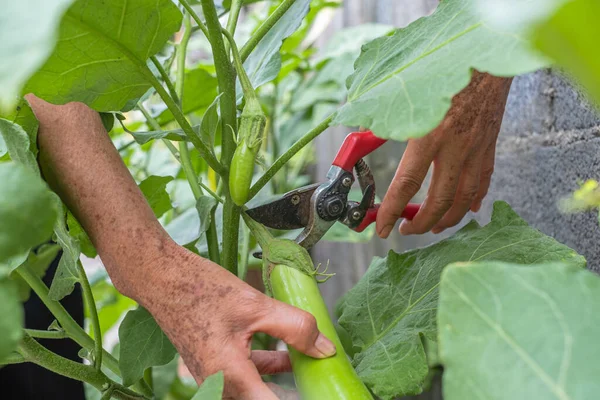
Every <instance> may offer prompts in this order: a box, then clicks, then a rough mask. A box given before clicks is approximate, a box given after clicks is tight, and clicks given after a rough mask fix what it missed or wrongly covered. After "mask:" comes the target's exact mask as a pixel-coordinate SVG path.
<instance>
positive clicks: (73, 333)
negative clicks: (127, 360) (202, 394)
mask: <svg viewBox="0 0 600 400" xmlns="http://www.w3.org/2000/svg"><path fill="white" fill-rule="evenodd" d="M16 272H17V274H19V276H20V277H21V278H23V280H24V281H25V282H26V283H27V284H28V285H29V287H31V289H32V290H33V291H34V292H35V294H36V295H37V296H38V297H39V298H40V300H42V303H44V305H45V306H46V307H47V308H48V310H50V312H51V313H52V315H54V316H55V317H56V320H57V321H58V322H59V324H60V326H61V327H62V328H63V329H64V331H65V332H66V333H67V335H68V336H69V337H70V338H71V339H73V340H74V341H75V342H77V344H79V345H80V346H81V347H84V348H86V349H88V350H90V351H91V350H93V349H94V346H95V341H94V339H92V338H91V337H89V336H88V334H87V333H85V331H84V330H83V328H82V327H80V326H79V324H78V323H77V322H76V321H75V320H74V319H73V317H71V315H70V314H69V313H68V312H67V310H65V308H64V307H63V306H62V304H60V303H59V302H58V301H54V300H51V299H50V297H49V296H48V292H49V289H48V286H46V284H45V283H44V282H43V281H42V280H41V279H40V278H39V277H38V276H37V275H36V274H34V273H33V272H31V270H30V269H29V268H28V267H27V266H26V265H22V266H20V267H19V268H17V269H16ZM103 360H104V365H105V366H106V367H107V368H108V369H110V370H111V371H112V372H113V373H115V374H117V375H118V376H121V371H120V369H119V362H118V361H117V359H116V358H114V357H113V356H112V355H111V354H110V353H108V352H107V351H104V353H103ZM134 387H135V388H136V390H137V389H139V391H140V392H141V393H143V394H144V395H145V396H148V397H151V396H152V391H151V390H150V388H148V386H147V385H146V384H145V383H144V382H142V381H140V382H138V383H136V385H135V386H134Z"/></svg>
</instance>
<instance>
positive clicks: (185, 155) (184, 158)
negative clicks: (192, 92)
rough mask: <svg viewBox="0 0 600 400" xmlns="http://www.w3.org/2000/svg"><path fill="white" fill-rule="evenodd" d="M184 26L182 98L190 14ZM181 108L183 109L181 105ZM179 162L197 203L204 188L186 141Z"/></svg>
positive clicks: (179, 55) (180, 66) (180, 61)
mask: <svg viewBox="0 0 600 400" xmlns="http://www.w3.org/2000/svg"><path fill="white" fill-rule="evenodd" d="M183 26H184V27H185V30H184V32H183V37H182V38H181V42H180V43H179V44H178V45H177V81H176V85H177V87H176V91H177V94H178V95H179V97H180V98H182V95H183V88H184V85H185V57H186V54H187V46H188V43H189V41H190V37H191V34H192V31H191V27H192V23H191V21H190V14H189V13H185V15H184V16H183ZM179 106H180V107H181V103H180V104H179ZM179 160H180V162H181V166H182V167H183V172H184V173H185V177H186V178H187V181H188V183H189V184H190V188H191V189H192V193H193V194H194V198H195V199H196V201H197V200H198V199H199V198H200V196H202V188H201V187H200V185H199V184H198V176H197V175H196V171H194V166H193V165H192V161H191V159H190V152H189V149H188V147H187V143H186V142H185V141H182V142H179Z"/></svg>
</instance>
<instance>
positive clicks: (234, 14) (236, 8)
mask: <svg viewBox="0 0 600 400" xmlns="http://www.w3.org/2000/svg"><path fill="white" fill-rule="evenodd" d="M241 9H242V0H232V1H231V8H230V9H229V18H228V19H227V30H228V31H229V32H231V34H232V35H233V34H235V28H236V27H237V22H238V19H239V18H240V10H241Z"/></svg>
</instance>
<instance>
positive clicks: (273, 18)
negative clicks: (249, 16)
mask: <svg viewBox="0 0 600 400" xmlns="http://www.w3.org/2000/svg"><path fill="white" fill-rule="evenodd" d="M295 1H296V0H283V1H282V2H281V4H280V5H279V7H277V8H276V9H275V11H273V14H271V15H269V17H268V18H267V19H266V20H265V22H263V23H262V24H261V25H260V26H259V27H258V28H257V29H256V31H255V32H254V34H253V35H252V37H251V38H250V39H248V41H247V42H246V44H245V45H244V47H242V48H241V49H240V56H241V58H242V61H246V59H247V58H248V56H249V55H250V53H252V50H254V48H255V47H256V46H257V45H258V43H259V42H260V41H261V40H262V38H263V37H265V35H266V34H267V33H269V31H270V30H271V28H273V25H275V24H276V23H277V21H279V20H280V19H281V17H283V14H285V12H286V11H287V10H289V8H290V7H291V6H292V4H294V2H295ZM232 7H233V5H232Z"/></svg>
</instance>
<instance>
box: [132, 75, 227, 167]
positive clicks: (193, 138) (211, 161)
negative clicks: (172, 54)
mask: <svg viewBox="0 0 600 400" xmlns="http://www.w3.org/2000/svg"><path fill="white" fill-rule="evenodd" d="M144 72H145V75H146V78H147V79H148V81H149V82H150V83H151V84H152V86H153V87H154V89H155V90H156V93H158V95H159V96H160V98H161V99H162V101H163V102H164V103H165V104H166V106H167V107H168V108H169V110H170V111H171V113H172V114H173V117H174V118H175V120H176V121H177V123H178V124H179V126H180V127H181V129H183V132H184V133H185V134H186V136H187V137H188V139H189V140H190V142H192V144H193V145H194V147H195V148H196V149H197V150H198V152H199V153H200V156H201V157H202V158H203V159H204V160H205V161H206V163H207V164H208V165H209V166H210V167H211V168H212V169H214V170H215V172H216V173H218V174H219V175H222V174H224V173H225V168H223V167H222V166H221V164H220V163H219V161H218V160H217V159H216V157H215V156H214V155H213V153H212V152H211V150H210V149H209V148H208V147H207V146H206V145H205V144H204V143H202V140H200V138H199V137H198V135H197V134H196V132H194V129H193V128H192V126H191V125H190V123H189V122H188V120H187V119H186V118H185V115H184V114H183V112H182V111H181V109H180V108H179V106H178V105H177V104H176V103H175V101H174V100H173V99H172V98H171V96H169V94H168V93H167V91H166V90H165V88H164V87H163V86H162V85H161V84H160V82H159V81H158V80H157V79H156V77H155V76H154V75H153V74H152V71H150V70H149V69H148V68H146V69H144Z"/></svg>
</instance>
